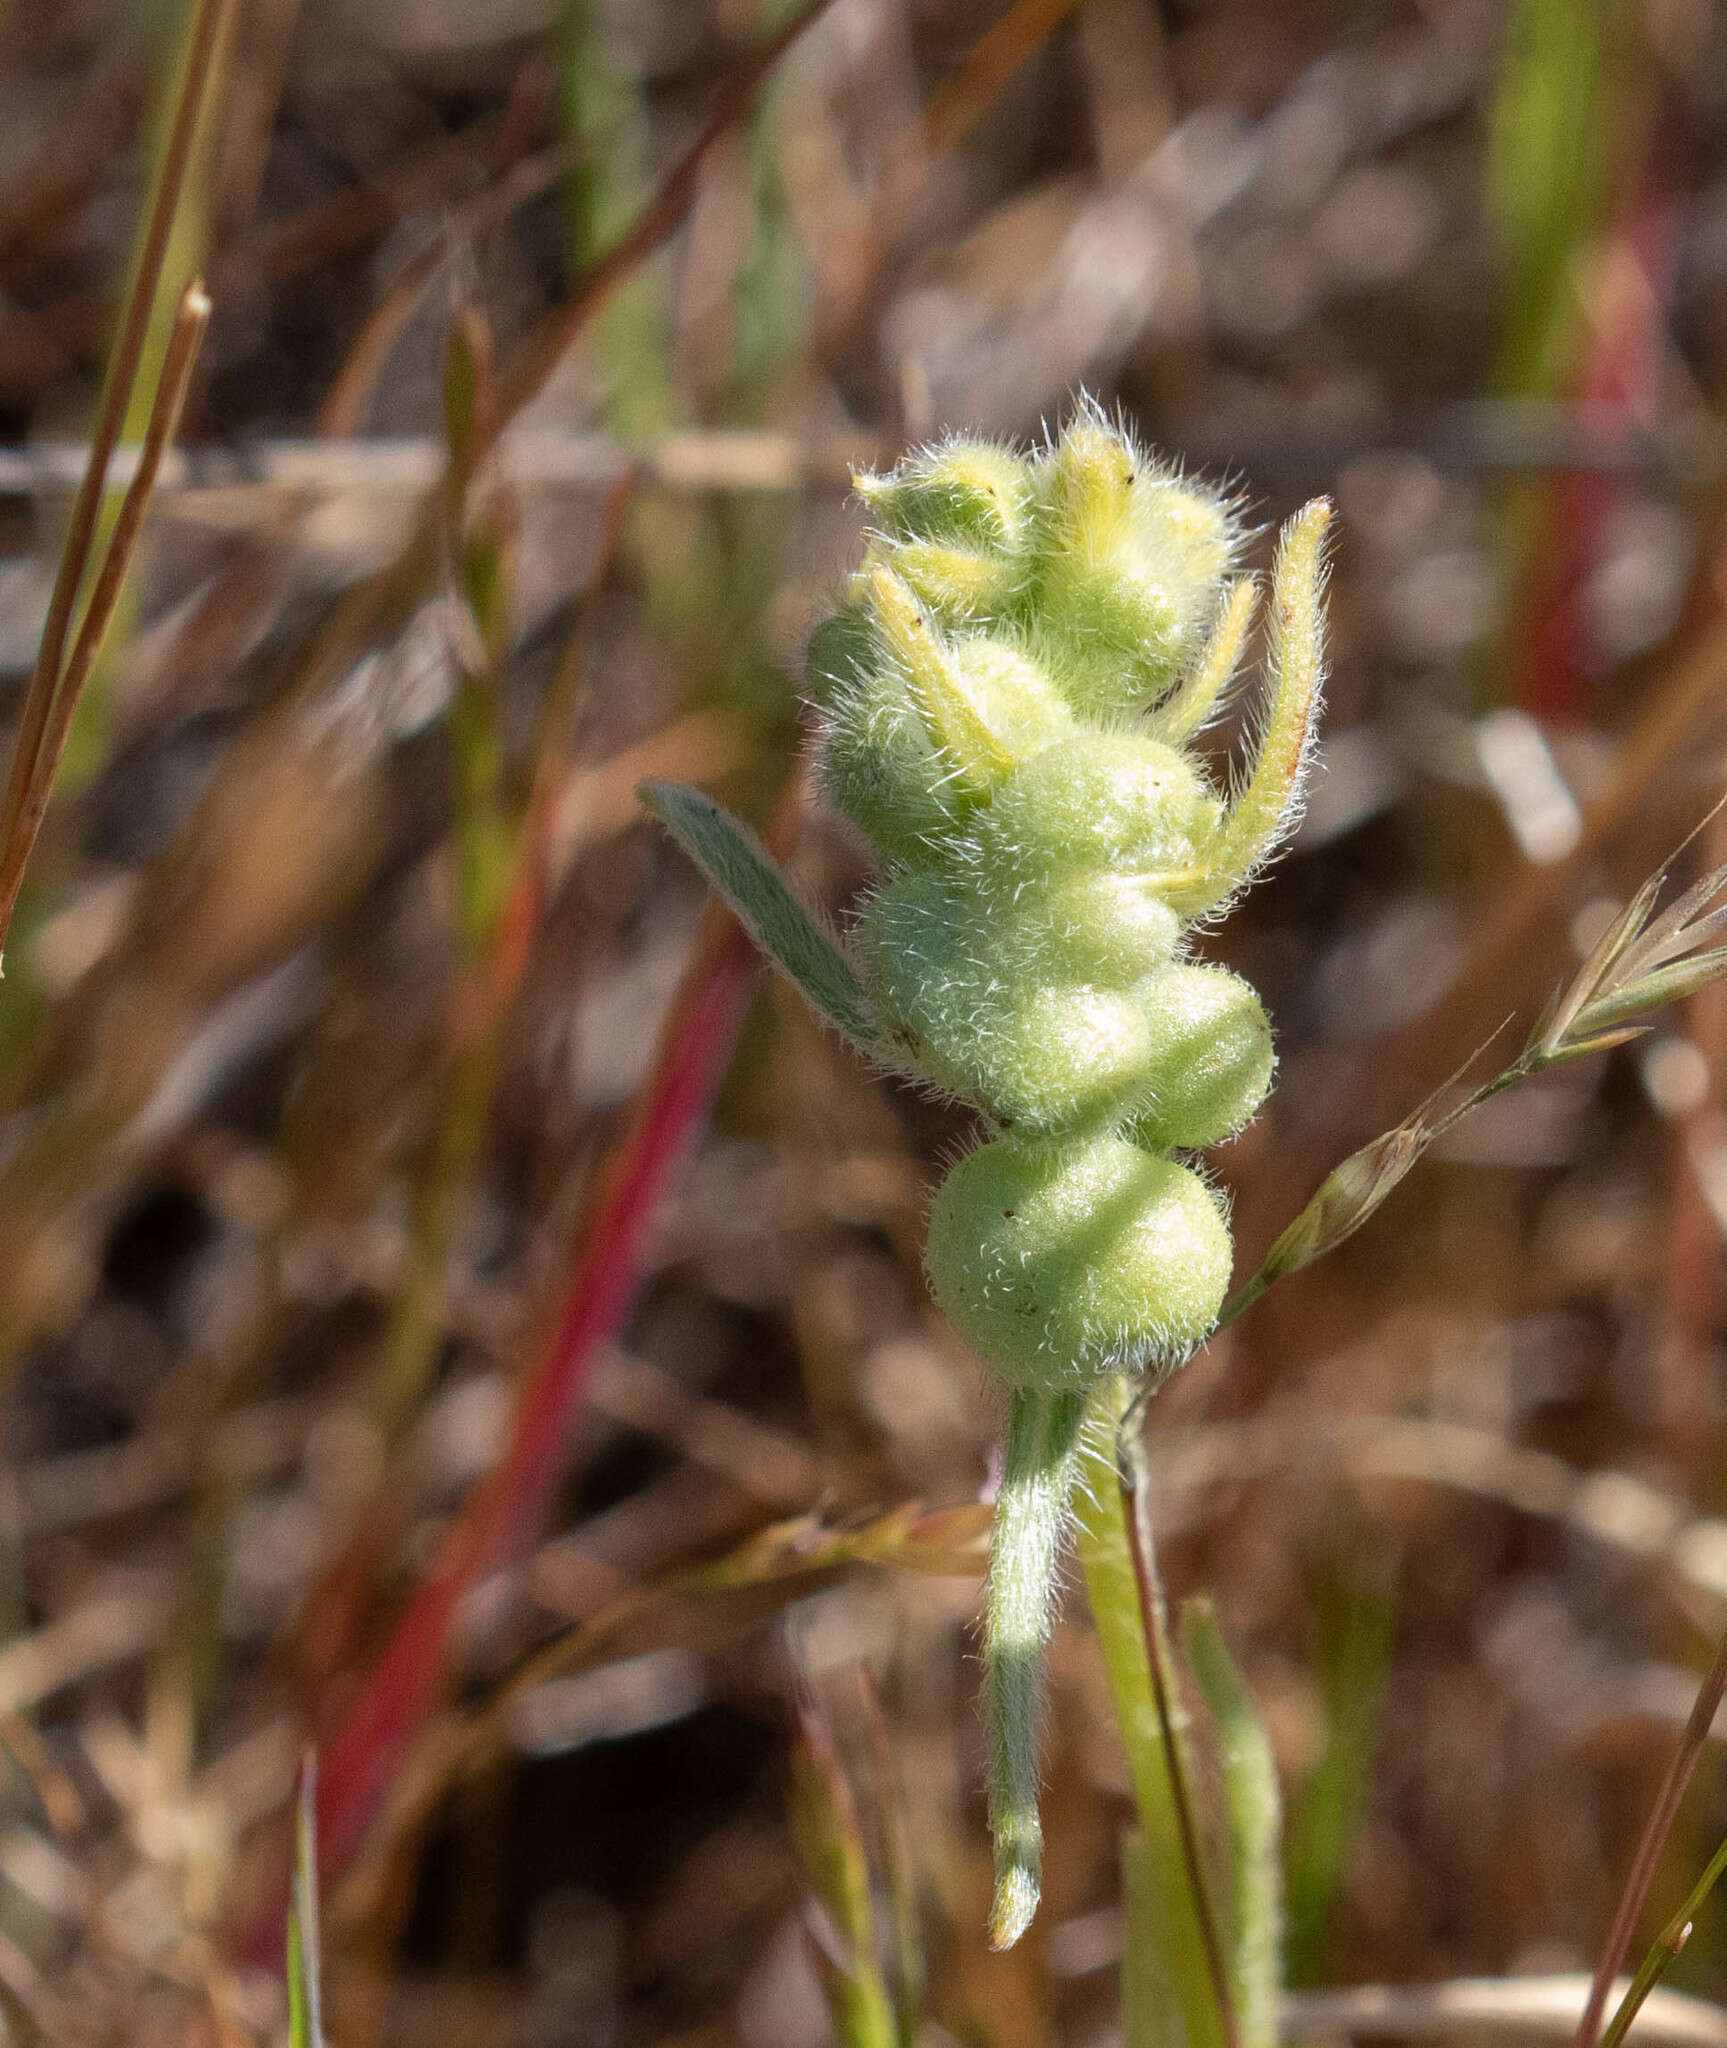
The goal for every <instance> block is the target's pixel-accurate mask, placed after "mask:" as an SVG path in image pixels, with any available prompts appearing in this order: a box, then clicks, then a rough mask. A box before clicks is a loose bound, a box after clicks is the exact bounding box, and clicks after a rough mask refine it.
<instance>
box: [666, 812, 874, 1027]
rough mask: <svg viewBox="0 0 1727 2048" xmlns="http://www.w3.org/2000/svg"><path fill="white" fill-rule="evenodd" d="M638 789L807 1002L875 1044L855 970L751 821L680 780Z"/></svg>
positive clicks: (869, 1008)
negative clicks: (795, 890)
mask: <svg viewBox="0 0 1727 2048" xmlns="http://www.w3.org/2000/svg"><path fill="white" fill-rule="evenodd" d="M638 795H639V796H640V797H641V800H642V802H643V804H644V805H645V806H646V807H647V808H648V809H649V810H650V811H652V812H653V814H654V816H655V817H656V818H658V819H659V821H660V822H661V824H663V825H664V826H665V828H666V830H667V831H668V832H670V833H671V835H672V837H673V838H674V839H675V840H676V841H677V842H678V844H679V845H680V846H681V847H682V848H683V849H684V851H685V852H686V853H687V854H688V855H689V857H690V858H691V860H693V861H694V862H695V864H696V866H697V867H699V868H700V869H701V871H702V873H703V874H704V875H706V876H707V878H708V880H709V881H710V882H711V883H712V884H713V885H714V887H715V888H716V889H717V890H718V891H719V892H720V894H721V895H722V896H723V897H724V898H725V899H726V902H727V903H728V904H730V906H731V908H732V910H733V912H734V913H735V915H736V916H737V919H738V921H739V923H740V924H742V926H743V927H744V929H745V931H747V932H748V933H749V935H750V937H751V938H752V939H754V940H755V942H756V944H757V945H758V946H759V947H760V948H761V949H762V951H763V952H764V953H765V954H766V955H767V956H768V958H769V959H770V960H772V961H773V963H774V964H775V966H777V967H779V968H780V969H781V970H782V971H783V972H784V974H785V975H786V978H787V979H788V980H789V981H790V982H791V983H792V984H793V986H794V987H795V988H796V989H797V990H798V992H799V993H800V994H801V995H802V996H803V998H804V1000H805V1001H806V1002H807V1003H808V1004H809V1005H810V1007H811V1008H812V1009H813V1010H815V1011H816V1013H817V1014H818V1015H819V1016H822V1017H825V1018H826V1019H827V1020H828V1022H829V1023H830V1024H834V1025H837V1026H838V1027H839V1029H840V1030H841V1031H843V1032H845V1033H846V1035H847V1036H848V1037H849V1038H852V1039H854V1040H855V1041H856V1042H857V1043H858V1044H859V1045H861V1046H863V1047H864V1048H865V1049H866V1050H871V1051H874V1050H877V1049H878V1041H879V1039H880V1036H881V1033H880V1030H879V1028H878V1026H877V1024H876V1019H875V1011H874V1008H873V1006H872V1005H871V1003H870V999H869V997H868V995H867V994H866V993H865V992H864V986H863V983H862V982H861V981H860V980H859V979H858V972H857V969H856V968H855V967H853V965H852V964H851V962H850V961H849V960H848V959H847V958H846V956H845V954H844V953H843V952H842V951H841V950H840V947H839V943H838V941H837V940H836V939H834V937H833V936H832V935H831V934H830V933H829V932H827V931H825V930H824V929H823V927H822V925H821V923H820V922H819V921H818V920H817V918H816V916H815V914H814V913H813V912H812V911H809V910H807V909H805V907H804V905H803V904H802V903H800V902H799V901H798V899H797V897H796V896H794V895H793V893H792V891H791V887H790V885H789V884H788V883H787V881H786V879H785V877H784V876H783V875H782V874H781V873H780V871H779V869H778V868H777V867H775V866H774V864H773V862H772V861H771V860H770V859H769V858H768V856H767V854H766V852H765V851H764V850H763V848H762V845H761V842H760V841H759V840H758V839H757V838H756V836H755V834H754V833H753V832H752V831H751V830H750V829H749V827H748V826H747V825H745V824H744V823H743V822H742V821H741V820H740V819H738V818H734V817H733V816H732V814H731V812H730V811H728V810H725V809H724V808H723V807H722V806H721V805H719V804H717V803H715V802H714V800H713V798H712V797H709V796H704V795H703V794H702V793H701V791H700V790H699V789H686V788H685V787H684V786H683V785H682V784H681V783H677V782H644V783H643V784H642V786H641V789H640V790H639V791H638Z"/></svg>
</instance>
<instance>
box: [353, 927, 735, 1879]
mask: <svg viewBox="0 0 1727 2048" xmlns="http://www.w3.org/2000/svg"><path fill="white" fill-rule="evenodd" d="M755 965H756V954H755V950H754V948H753V947H752V946H751V944H750V942H749V940H748V939H747V938H746V937H745V936H744V934H743V933H742V931H740V930H739V929H738V927H737V926H736V925H735V924H733V923H732V922H731V920H730V918H729V917H722V916H721V915H720V914H719V913H717V912H712V913H710V916H709V922H708V925H707V927H706V932H705V937H704V940H703V942H702V944H701V946H700V948H699V950H698V952H697V954H696V957H695V959H694V961H693V962H692V963H691V966H690V969H689V971H688V973H687V974H686V976H685V978H684V983H683V986H682V989H681V990H680V992H679V995H678V999H677V1002H676V1003H675V1005H674V1006H673V1009H672V1012H671V1015H670V1016H669V1017H668V1018H667V1020H666V1024H665V1026H664V1028H663V1030H662V1032H661V1036H660V1042H659V1051H658V1056H657V1058H656V1060H655V1064H654V1070H653V1075H652V1079H651V1081H650V1082H649V1085H648V1086H647V1088H646V1089H645V1090H644V1092H643V1094H642V1095H641V1097H640V1098H639V1103H638V1107H637V1110H636V1114H635V1116H634V1118H633V1120H632V1122H631V1126H630V1129H629V1132H628V1134H627V1135H626V1137H625V1139H624V1142H623V1145H622V1146H621V1148H620V1149H619V1151H618V1153H617V1155H616V1156H615V1158H614V1160H613V1163H612V1166H611V1168H610V1170H609V1172H608V1174H607V1176H606V1179H605V1182H604V1184H603V1186H602V1187H601V1189H600V1190H599V1192H598V1195H597V1198H596V1199H595V1201H594V1202H593V1203H592V1205H591V1206H590V1209H589V1212H588V1218H587V1221H586V1223H585V1224H584V1226H583V1227H582V1229H581V1230H580V1231H579V1233H578V1236H577V1240H576V1244H575V1247H574V1249H573V1252H572V1255H571V1264H570V1274H569V1283H568V1285H567V1287H566V1289H565V1294H564V1303H563V1308H562V1310H561V1312H560V1314H559V1318H558V1324H557V1329H556V1332H555V1334H554V1335H553V1338H552V1340H551V1343H550V1344H549V1345H548V1347H547V1349H546V1351H545V1353H544V1355H543V1357H542V1358H541V1361H540V1363H539V1365H538V1366H537V1367H536V1368H535V1370H534V1372H533V1373H532V1375H531V1376H530V1377H529V1379H528V1381H527V1382H526V1384H525V1385H524V1387H523V1388H522V1391H521V1395H520V1398H519V1399H518V1401H517V1403H516V1410H515V1419H514V1425H513V1428H512V1432H511V1438H510V1444H509V1448H508V1450H507V1452H506V1453H505V1455H504V1458H503V1460H502V1462H501V1463H500V1464H499V1465H498V1466H497V1467H496V1469H495V1470H494V1471H493V1472H492V1473H491V1475H490V1476H489V1477H488V1479H487V1480H486V1481H485V1482H484V1483H483V1484H482V1485H481V1486H480V1487H479V1488H478V1489H477V1490H476V1492H475V1494H474V1495H473V1497H472V1499H471V1500H470V1502H469V1504H468V1506H467V1507H466V1509H465V1510H464V1511H463V1512H462V1514H461V1515H460V1516H459V1517H458V1518H457V1520H456V1523H455V1525H454V1526H453V1528H452V1529H451V1530H450V1532H449V1534H448V1535H447V1536H446V1538H445V1540H444V1542H443V1544H442V1545H441V1547H440V1549H439V1552H438V1556H437V1558H436V1561H435V1562H434V1564H433V1566H432V1568H431V1570H430V1571H429V1573H428V1574H427V1576H426V1578H425V1579H424V1580H423V1581H422V1582H421V1585H420V1587H419V1589H418V1590H417V1591H416V1593H415V1594H414V1596H413V1598H412V1600H411V1601H410V1602H409V1605H408V1608H407V1610H406V1612H405V1613H404V1614H403V1615H402V1618H401V1620H400V1621H399V1622H398V1623H397V1625H396V1630H395V1633H394V1635H393V1636H392V1637H391V1639H390V1642H389V1643H388V1645H387V1646H386V1648H385V1650H384V1652H383V1654H382V1656H381V1657H380V1658H379V1660H378V1662H377V1664H376V1665H375V1666H374V1667H373V1669H372V1672H371V1674H370V1676H369V1677H368V1678H367V1679H366V1681H365V1683H364V1686H363V1688H362V1691H361V1694H360V1698H359V1700H358V1702H357V1704H356V1705H355V1707H354V1708H353V1710H352V1712H351V1713H349V1715H348V1716H347V1718H346V1720H345V1721H344V1722H343V1723H342V1725H341V1727H340V1728H339V1729H338V1730H337V1731H336V1733H335V1735H334V1736H333V1737H332V1738H331V1739H330V1741H329V1742H328V1743H327V1744H326V1745H325V1746H324V1750H323V1767H322V1770H321V1772H320V1779H319V1787H318V1858H319V1865H320V1868H321V1871H322V1872H323V1874H324V1875H325V1877H326V1878H332V1877H334V1876H336V1875H338V1874H339V1873H340V1872H341V1871H342V1870H343V1869H345V1868H346V1867H347V1865H348V1864H349V1863H350V1862H351V1861H352V1860H353V1857H354V1856H355V1854H356V1853H357V1851H358V1850H359V1847H360V1844H361V1842H362V1840H363V1838H364V1836H365V1832H366V1829H367V1827H368V1825H369V1824H370V1822H371V1819H372V1816H373V1814H374V1813H375V1812H376V1810H377V1807H378V1805H379V1802H380V1800H381V1799H382V1797H383V1795H384V1793H385V1792H386V1791H387V1790H388V1788H389V1785H390V1782H391V1780H392V1778H393V1776H394V1773H395V1769H396V1766H397V1763H398V1762H399V1760H400V1757H401V1754H402V1751H403V1748H404V1746H405V1744H406V1742H407V1740H408V1738H409V1737H410V1736H411V1735H412V1734H413V1733H414V1732H415V1731H416V1730H417V1729H418V1728H419V1727H420V1726H421V1725H422V1724H423V1723H424V1722H425V1720H426V1719H427V1718H428V1717H429V1716H430V1715H431V1714H432V1713H433V1712H434V1711H435V1709H436V1707H437V1706H438V1704H439V1702H440V1701H441V1699H442V1698H443V1696H444V1692H445V1688H446V1685H447V1679H448V1649H449V1639H450V1633H451V1625H452V1622H453V1620H454V1617H455V1611H456V1608H457V1605H458V1603H459V1602H460V1600H461V1599H462V1596H463V1595H464V1594H465V1593H466V1592H467V1591H468V1590H469V1589H470V1588H471V1587H472V1586H473V1585H475V1584H476V1583H477V1582H478V1580H479V1579H480V1578H481V1577H482V1576H483V1575H484V1574H485V1573H487V1572H489V1571H494V1570H497V1569H498V1568H499V1567H501V1566H502V1565H503V1564H505V1563H507V1562H508V1561H509V1560H510V1559H511V1558H513V1557H515V1556H517V1555H519V1554H520V1551H521V1548H522V1546H523V1545H524V1543H525V1542H526V1541H527V1540H528V1539H529V1538H530V1537H531V1536H532V1534H533V1532H534V1531H535V1529H536V1528H537V1527H538V1525H539V1522H540V1520H541V1518H542V1517H543V1515H544V1513H545V1510H546V1508H547V1506H548V1504H549V1502H550V1499H551V1495H552V1492H553V1490H554V1488H555V1487H556V1485H557V1482H558V1479H559V1476H560V1475H561V1474H562V1472H563V1469H564V1465H565V1460H566V1456H567V1452H568V1440H569V1435H570V1428H571V1424H572V1423H573V1421H574V1419H575V1417H576V1415H577V1413H578V1411H579V1409H580V1406H581V1402H582V1398H583V1395H584V1393H585V1392H586V1388H587V1381H588V1372H589V1368H590V1367H591V1365H592V1363H593V1361H594V1359H595V1357H596V1356H597V1355H598V1353H599V1352H600V1350H601V1349H602V1347H603V1346H604V1345H605V1344H606V1343H607V1342H608V1340H609V1339H610V1338H611V1337H613V1336H614V1335H615V1334H616V1332H617V1330H618V1328H619V1327H620V1325H621V1324H622V1322H623V1320H624V1318H625V1316H626V1315H627V1314H628V1312H629V1308H630V1305H631V1303H632V1301H633V1300H634V1297H635V1291H636V1287H637V1283H638V1279H639V1276H640V1269H641V1249H642V1243H643V1240H644V1238H645V1236H646V1232H647V1228H648V1225H649V1224H650V1222H651V1221H652V1218H653V1215H654V1211H655V1209H656V1207H657V1206H658V1204H659V1201H660V1199H661V1197H662V1196H663V1194H664V1193H665V1190H666V1187H667V1185H668V1183H669V1182H670V1180H671V1177H672V1174H673V1172H674V1170H675V1169H676V1167H677V1165H678V1162H679V1160H680V1159H681V1157H682V1155H683V1152H684V1149H685V1146H686V1145H687V1143H688V1142H689V1139H690V1137H691V1134H692V1133H693V1132H694V1130H695V1129H696V1127H697V1126H698V1125H699V1124H700V1122H701V1120H702V1118H703V1117H704V1115H705V1114H706V1112H707V1109H708V1105H709V1103H710V1102H711V1100H712V1098H713V1094H714V1092H715V1090H716V1089H717V1087H718V1086H719V1082H720V1080H721V1078H722V1076H723V1075H724V1072H725V1068H726V1064H727V1061H728V1059H729V1056H730V1052H731V1047H732V1043H733V1040H734V1038H735V1036H736V1033H737V1029H738V1026H739V1025H740V1023H741V1022H742V1019H743V1012H744V1005H745V1001H746V999H747V997H748V994H749V988H750V983H751V980H752V978H753V975H754V971H755Z"/></svg>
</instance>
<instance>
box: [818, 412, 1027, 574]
mask: <svg viewBox="0 0 1727 2048" xmlns="http://www.w3.org/2000/svg"><path fill="white" fill-rule="evenodd" d="M853 481H854V483H855V484H856V487H857V494H858V496H859V497H860V498H862V500H863V501H864V503H865V504H866V505H867V506H868V507H869V509H870V510H871V512H873V513H874V514H875V516H876V518H877V519H878V520H879V521H880V522H881V525H882V529H883V531H884V534H885V535H887V536H888V537H889V538H891V539H894V540H901V541H920V540H942V541H951V542H956V543H959V544H961V545H963V546H966V547H970V548H974V549H978V550H987V551H990V552H993V553H996V554H1002V555H1006V554H1012V553H1013V552H1014V551H1015V550H1017V549H1018V548H1019V546H1020V545H1021V543H1022V542H1023V541H1024V538H1025V532H1026V522H1027V515H1028V513H1029V511H1030V508H1031V503H1032V496H1033V484H1032V478H1031V475H1030V473H1029V472H1028V470H1027V466H1026V464H1025V463H1024V462H1022V461H1021V460H1020V458H1019V457H1018V456H1017V455H1015V454H1014V453H1013V451H1012V450H1011V449H1008V448H998V447H997V446H996V444H995V443H994V442H993V441H971V440H957V441H950V442H948V443H947V444H946V446H945V447H941V448H929V449H925V450H924V451H923V452H922V453H921V454H918V455H913V456H910V457H909V458H908V459H907V460H906V461H904V462H902V463H901V464H900V466H899V468H898V469H896V470H895V471H894V473H893V475H892V476H860V477H857V478H854V480H853Z"/></svg>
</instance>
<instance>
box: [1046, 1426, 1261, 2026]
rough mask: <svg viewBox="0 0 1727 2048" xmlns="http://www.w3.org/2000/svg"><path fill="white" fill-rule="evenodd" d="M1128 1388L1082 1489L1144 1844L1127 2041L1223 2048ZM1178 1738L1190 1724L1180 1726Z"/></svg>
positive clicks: (1087, 1548)
mask: <svg viewBox="0 0 1727 2048" xmlns="http://www.w3.org/2000/svg"><path fill="white" fill-rule="evenodd" d="M1125 1393H1126V1389H1125V1387H1124V1386H1121V1385H1111V1386H1109V1387H1106V1388H1103V1389H1101V1390H1100V1391H1099V1393H1098V1394H1097V1395H1096V1396H1095V1397H1094V1398H1093V1400H1092V1404H1091V1407H1090V1410H1089V1412H1088V1413H1087V1416H1086V1423H1085V1433H1084V1437H1083V1440H1082V1446H1081V1453H1080V1473H1079V1483H1078V1485H1077V1487H1076V1488H1075V1493H1074V1498H1075V1502H1076V1507H1077V1514H1076V1521H1077V1524H1078V1531H1079V1557H1080V1564H1081V1566H1082V1567H1083V1569H1084V1572H1085V1589H1086V1595H1087V1597H1088V1599H1089V1600H1090V1602H1091V1612H1092V1619H1093V1621H1094V1622H1095V1624H1096V1627H1097V1637H1098V1644H1099V1646H1100V1648H1101V1649H1102V1651H1103V1661H1104V1667H1105V1669H1106V1671H1107V1672H1108V1674H1109V1689H1110V1693H1111V1696H1112V1698H1113V1699H1114V1702H1115V1717H1116V1723H1117V1725H1118V1726H1119V1728H1120V1730H1121V1739H1122V1745H1123V1747H1124V1748H1125V1750H1126V1752H1127V1767H1128V1774H1129V1777H1130V1779H1131V1781H1132V1784H1133V1797H1134V1805H1135V1807H1136V1808H1137V1810H1138V1817H1139V1831H1138V1841H1137V1844H1136V1843H1134V1842H1133V1841H1130V1842H1129V1843H1128V1844H1126V1845H1125V1846H1124V1850H1123V1860H1124V1872H1125V1876H1126V1881H1127V1910H1128V1927H1129V1941H1130V1945H1131V1947H1132V1948H1133V1950H1134V1951H1135V1954H1134V1957H1133V1961H1132V1963H1131V1966H1130V1967H1129V1968H1128V1969H1127V1970H1126V1972H1125V1973H1124V1978H1123V1984H1122V2024H1123V2027H1124V2029H1125V2031H1126V2035H1127V2044H1128V2048H1177V2044H1180V2048H1224V2044H1225V2033H1224V2025H1223V2017H1222V2015H1221V2013H1220V2012H1219V2011H1218V2004H1217V1996H1216V1993H1215V1991H1214V1989H1213V1986H1212V1981H1211V1973H1210V1970H1209V1967H1208V1965H1207V1962H1206V1953H1205V1937H1204V1932H1203V1929H1202V1928H1201V1925H1200V1919H1199V1910H1198V1906H1197V1904H1196V1902H1195V1900H1194V1896H1193V1889H1192V1886H1191V1885H1190V1883H1189V1881H1188V1878H1187V1873H1186V1867H1185V1861H1184V1851H1183V1847H1182V1840H1181V1823H1180V1820H1179V1818H1178V1814H1177V1809H1176V1796H1175V1791H1174V1788H1173V1786H1172V1785H1171V1783H1170V1777H1169V1762H1168V1755H1167V1752H1166V1750H1165V1748H1164V1742H1163V1732H1162V1729H1161V1727H1160V1725H1159V1722H1158V1716H1157V1703H1156V1698H1155V1695H1154V1693H1153V1691H1152V1683H1151V1661H1150V1658H1149V1655H1148V1654H1147V1650H1146V1643H1145V1635H1144V1631H1143V1628H1142V1625H1141V1619H1140V1604H1139V1590H1138V1584H1137V1581H1136V1579H1135V1575H1134V1567H1133V1553H1132V1549H1131V1547H1130V1543H1129V1538H1128V1531H1127V1521H1126V1514H1125V1509H1124V1506H1123V1502H1122V1494H1121V1487H1120V1484H1119V1483H1118V1480H1117V1476H1116V1462H1115V1432H1116V1425H1117V1421H1118V1419H1119V1416H1120V1413H1121V1405H1122V1402H1123V1400H1124V1398H1125ZM1176 1732H1177V1736H1178V1738H1179V1737H1180V1736H1181V1734H1182V1732H1183V1731H1182V1730H1181V1729H1180V1728H1179V1727H1178V1729H1177V1731H1176Z"/></svg>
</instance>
